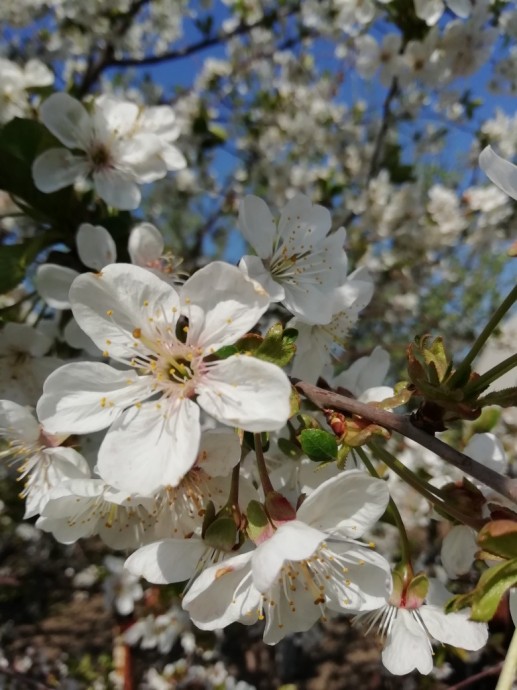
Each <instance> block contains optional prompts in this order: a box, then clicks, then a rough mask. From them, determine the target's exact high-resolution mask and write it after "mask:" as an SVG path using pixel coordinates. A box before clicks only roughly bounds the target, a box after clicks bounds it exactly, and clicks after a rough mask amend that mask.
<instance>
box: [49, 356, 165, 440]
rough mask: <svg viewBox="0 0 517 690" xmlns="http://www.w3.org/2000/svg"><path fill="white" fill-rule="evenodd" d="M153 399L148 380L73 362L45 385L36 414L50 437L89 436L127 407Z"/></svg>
mask: <svg viewBox="0 0 517 690" xmlns="http://www.w3.org/2000/svg"><path fill="white" fill-rule="evenodd" d="M149 395H152V390H151V381H150V378H149V377H146V376H142V377H140V376H138V374H137V373H136V372H135V371H133V370H129V371H119V370H117V369H113V367H110V366H108V365H107V364H101V363H100V362H73V363H70V364H65V365H64V366H62V367H60V368H59V369H57V370H56V371H54V372H53V373H52V374H51V375H50V376H49V377H48V378H47V380H46V381H45V384H44V386H43V395H42V396H41V398H40V399H39V402H38V406H37V413H38V418H39V420H40V422H41V423H42V424H43V425H44V427H45V429H46V431H48V432H49V433H51V434H55V433H67V434H88V433H90V432H92V431H99V430H100V429H105V428H106V427H107V426H109V425H110V424H111V423H112V422H113V421H114V420H115V419H116V418H117V417H118V416H119V415H120V414H121V413H122V411H123V410H124V409H125V408H126V407H128V406H129V405H133V404H134V403H136V402H139V401H140V400H145V399H146V398H148V397H149Z"/></svg>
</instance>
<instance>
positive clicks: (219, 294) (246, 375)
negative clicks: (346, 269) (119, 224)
mask: <svg viewBox="0 0 517 690" xmlns="http://www.w3.org/2000/svg"><path fill="white" fill-rule="evenodd" d="M70 300H71V303H72V311H73V313H74V316H75V318H76V320H77V322H78V323H79V325H80V326H81V328H82V329H83V330H84V331H85V332H86V333H87V335H89V336H90V338H91V339H92V340H93V342H94V343H95V344H96V345H97V346H98V347H100V348H102V349H103V350H104V352H105V356H109V357H111V358H112V359H114V360H116V361H118V362H120V363H122V364H125V365H126V366H129V367H131V369H129V370H125V371H124V370H120V369H114V368H112V367H110V366H108V365H107V364H101V363H97V362H81V363H71V364H68V365H65V366H64V367H61V369H59V370H58V371H57V372H55V374H54V375H53V376H52V377H49V378H48V379H47V381H46V382H45V387H44V394H43V396H42V398H41V399H40V401H39V404H38V415H39V418H40V419H41V420H42V421H43V422H44V424H45V426H46V427H47V428H48V429H49V430H51V431H54V432H58V430H59V431H62V432H64V431H65V429H66V430H67V432H68V433H78V434H82V433H89V432H92V431H98V430H100V429H103V428H106V427H110V428H109V430H108V433H107V434H106V437H105V439H104V441H103V443H102V445H101V448H100V451H99V463H98V467H99V473H100V474H101V475H102V476H103V478H104V479H105V480H106V481H107V482H108V483H109V484H111V485H112V486H114V487H117V488H119V489H121V490H125V491H128V492H129V493H137V492H138V493H144V494H150V493H153V492H155V491H156V490H158V489H160V488H161V487H166V486H169V485H170V486H177V485H178V484H179V482H180V481H181V479H182V477H183V476H184V475H185V474H186V472H188V470H189V469H190V468H191V467H192V465H193V464H194V462H195V461H196V458H197V455H198V448H199V440H200V433H201V429H200V422H199V415H200V407H201V408H203V409H204V410H205V412H207V413H208V414H209V415H211V416H212V417H214V418H215V419H217V420H218V421H220V422H222V423H223V424H227V425H230V426H236V427H239V428H242V429H245V430H247V431H266V430H275V429H279V428H281V427H282V426H283V425H284V424H285V422H286V421H287V419H288V417H289V413H290V404H289V398H290V393H291V386H290V383H289V380H288V378H287V376H286V375H285V374H284V372H283V371H282V370H281V369H280V368H279V367H277V366H275V365H273V364H270V363H269V362H263V361H260V360H258V359H255V358H252V357H246V356H244V355H238V354H237V355H233V356H230V357H228V358H227V359H223V360H215V361H213V360H212V356H213V355H214V354H215V353H216V352H217V350H219V349H220V348H221V347H223V346H225V345H231V344H233V343H234V342H235V341H236V340H238V339H239V338H240V337H241V336H242V335H244V334H245V333H246V332H247V331H248V330H249V329H250V328H251V327H253V326H254V325H255V324H256V322H257V321H258V319H259V318H260V316H261V315H262V314H263V313H264V312H265V311H266V309H267V307H268V306H269V298H268V296H267V295H266V294H265V293H264V291H263V290H262V288H261V287H260V286H259V285H258V284H257V283H255V282H254V281H250V280H248V279H247V278H246V277H245V276H244V275H243V274H242V272H241V271H239V270H238V269H237V268H235V267H233V266H230V265H228V264H224V263H222V262H214V263H212V264H210V265H208V266H206V267H205V268H203V269H201V270H200V271H198V272H197V273H196V274H195V275H194V276H192V277H191V278H189V280H188V281H187V282H186V283H185V285H183V286H182V287H181V289H180V290H179V292H178V291H177V290H176V289H175V288H174V287H172V286H171V285H169V284H167V283H165V282H164V281H162V280H160V279H159V278H157V277H156V276H155V275H153V274H152V273H150V272H149V271H146V270H144V269H142V268H139V267H137V266H132V265H124V264H113V265H111V266H107V267H106V268H105V269H104V270H103V271H102V273H101V274H98V275H92V274H85V275H81V276H80V277H79V278H77V279H76V281H75V282H74V284H73V286H72V288H71V291H70ZM194 397H195V398H196V402H194V400H193V398H194ZM72 430H73V431H72ZM150 449H152V452H150ZM122 468H123V471H121V470H122Z"/></svg>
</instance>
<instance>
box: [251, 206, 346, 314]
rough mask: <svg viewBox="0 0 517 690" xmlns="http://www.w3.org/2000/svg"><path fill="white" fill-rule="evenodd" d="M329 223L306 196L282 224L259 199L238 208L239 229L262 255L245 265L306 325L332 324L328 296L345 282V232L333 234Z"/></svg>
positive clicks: (284, 216) (286, 211)
mask: <svg viewBox="0 0 517 690" xmlns="http://www.w3.org/2000/svg"><path fill="white" fill-rule="evenodd" d="M330 224H331V218H330V213H329V211H328V210H327V209H326V208H324V207H323V206H316V205H313V204H312V203H311V201H310V199H308V198H307V197H305V196H301V195H299V196H296V197H295V198H294V199H291V201H289V203H288V204H287V205H286V206H285V207H284V209H283V210H282V213H281V216H280V220H279V221H278V223H277V222H276V221H275V219H274V218H273V215H272V214H271V211H270V210H269V208H268V207H267V204H266V203H265V202H264V201H262V199H259V198H258V197H256V196H251V195H250V196H247V197H245V199H244V201H243V202H242V204H241V206H240V209H239V226H240V229H241V231H242V233H243V235H244V237H245V238H246V239H247V240H248V242H249V243H250V244H251V246H252V247H253V249H254V250H255V251H256V253H257V256H245V257H243V259H242V260H241V263H240V267H241V268H242V270H243V271H244V272H245V273H246V274H247V275H249V276H250V277H251V278H254V279H255V280H258V282H259V283H261V284H262V285H263V286H264V288H265V289H266V290H267V291H268V293H269V295H270V297H271V300H272V301H273V302H283V303H284V304H285V306H286V307H287V309H289V311H291V312H292V313H293V314H294V315H295V316H299V317H300V318H301V319H302V320H303V321H305V322H306V323H327V322H328V321H329V320H330V317H331V315H332V300H331V299H330V298H329V293H331V291H332V290H333V289H334V288H336V287H338V286H339V285H341V284H342V283H343V282H344V281H345V279H346V272H347V257H346V254H345V252H344V250H343V244H344V242H345V230H344V228H341V229H340V230H338V231H337V232H336V233H334V234H332V235H329V234H328V233H329V230H330Z"/></svg>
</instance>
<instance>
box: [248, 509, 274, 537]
mask: <svg viewBox="0 0 517 690" xmlns="http://www.w3.org/2000/svg"><path fill="white" fill-rule="evenodd" d="M246 517H247V520H248V526H247V532H248V535H249V538H250V539H251V541H253V542H255V543H260V541H262V539H263V538H264V537H265V536H266V535H267V534H268V533H269V532H270V531H271V530H272V525H271V523H270V522H269V518H268V516H267V513H266V509H265V508H264V506H263V505H262V503H260V502H259V501H255V500H253V501H250V502H249V503H248V508H247V510H246Z"/></svg>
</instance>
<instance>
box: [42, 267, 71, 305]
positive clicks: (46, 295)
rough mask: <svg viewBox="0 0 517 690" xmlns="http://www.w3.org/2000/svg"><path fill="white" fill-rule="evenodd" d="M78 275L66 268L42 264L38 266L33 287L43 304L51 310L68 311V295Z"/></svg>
mask: <svg viewBox="0 0 517 690" xmlns="http://www.w3.org/2000/svg"><path fill="white" fill-rule="evenodd" d="M78 275H79V273H78V272H77V271H74V270H73V269H72V268H67V267H66V266H58V265H57V264H43V265H42V266H38V269H37V271H36V276H35V278H34V285H35V286H36V290H37V291H38V292H39V294H40V295H41V296H42V297H43V299H44V300H45V302H46V303H47V304H48V305H49V306H50V307H52V308H53V309H70V299H69V297H68V293H69V292H70V287H71V285H72V283H73V282H74V280H75V278H77V276H78Z"/></svg>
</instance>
